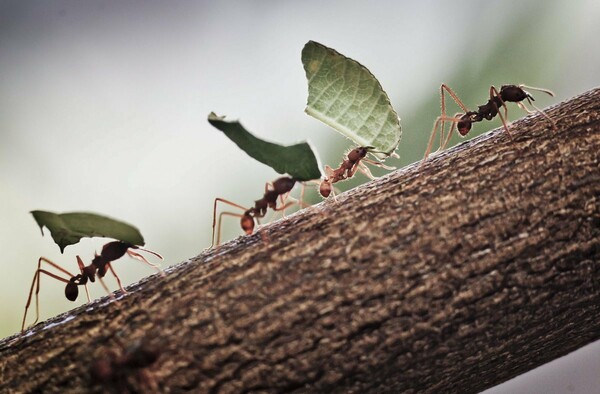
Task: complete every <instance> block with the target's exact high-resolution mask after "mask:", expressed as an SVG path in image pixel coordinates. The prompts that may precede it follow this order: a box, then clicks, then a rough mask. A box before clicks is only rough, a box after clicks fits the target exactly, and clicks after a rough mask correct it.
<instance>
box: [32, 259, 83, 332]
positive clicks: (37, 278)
mask: <svg viewBox="0 0 600 394" xmlns="http://www.w3.org/2000/svg"><path fill="white" fill-rule="evenodd" d="M42 262H45V263H47V264H49V265H50V266H52V267H54V268H56V269H57V270H59V271H61V272H62V273H64V274H66V275H69V277H71V278H72V277H74V276H75V275H73V274H71V273H70V272H69V271H67V270H66V269H64V268H62V267H61V266H60V265H58V264H56V263H53V262H52V261H50V260H48V259H47V258H45V257H40V258H39V259H38V268H37V270H36V271H35V274H34V275H33V280H32V281H31V288H30V289H29V296H28V297H27V302H26V303H25V313H24V314H23V323H22V325H21V331H25V320H26V319H27V311H28V310H29V306H30V305H31V296H32V295H33V288H34V287H35V321H34V322H33V324H35V323H37V322H38V320H39V318H40V303H39V296H38V295H39V293H40V274H46V275H48V276H50V277H52V278H54V279H56V280H59V281H61V282H65V283H69V280H68V279H65V278H62V277H60V276H58V275H56V274H53V273H52V272H49V271H46V270H44V269H42V268H41V265H42Z"/></svg>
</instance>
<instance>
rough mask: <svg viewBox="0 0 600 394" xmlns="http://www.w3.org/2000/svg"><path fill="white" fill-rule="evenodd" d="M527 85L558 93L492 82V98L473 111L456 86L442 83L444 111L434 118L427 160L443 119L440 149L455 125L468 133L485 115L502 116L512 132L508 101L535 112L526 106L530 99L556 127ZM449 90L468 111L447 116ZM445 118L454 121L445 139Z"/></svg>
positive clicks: (445, 143)
mask: <svg viewBox="0 0 600 394" xmlns="http://www.w3.org/2000/svg"><path fill="white" fill-rule="evenodd" d="M524 88H526V89H531V90H536V91H538V92H543V93H546V94H548V95H550V96H553V97H554V93H552V91H550V90H548V89H542V88H534V87H531V86H526V85H502V86H501V87H500V91H498V90H497V89H496V87H495V86H493V85H492V86H490V98H489V100H488V102H487V103H485V104H484V105H480V106H478V108H477V111H469V110H468V109H467V107H466V106H465V105H464V104H463V102H462V101H461V100H460V99H459V98H458V96H457V95H456V93H454V91H453V90H452V89H450V87H448V85H446V84H442V85H441V87H440V95H441V107H442V114H441V115H440V116H438V118H437V119H436V120H435V122H434V126H433V130H432V131H431V137H429V142H428V144H427V150H426V151H425V156H424V157H423V161H425V159H427V156H428V155H429V153H430V152H431V147H432V145H433V139H434V138H435V134H436V133H437V130H438V126H439V125H440V123H441V130H440V147H439V149H438V150H443V149H445V148H446V145H448V142H449V141H450V137H451V136H452V132H453V131H454V127H455V126H456V129H457V130H458V133H459V134H460V135H461V136H463V137H464V136H465V135H467V134H468V133H469V131H471V127H472V125H473V123H476V122H481V121H482V120H484V119H485V120H492V119H493V118H494V117H496V115H499V116H500V119H501V120H502V126H503V127H504V130H506V132H507V133H508V135H509V136H512V135H511V133H510V131H509V130H508V125H507V124H506V119H507V116H508V108H507V107H506V103H507V102H511V103H516V104H517V105H518V106H519V107H520V108H521V109H523V110H524V111H525V112H527V113H528V114H530V113H533V111H531V110H530V109H529V108H527V107H526V106H525V104H524V103H523V101H524V100H527V102H528V103H529V105H531V106H532V107H533V108H535V109H536V110H537V111H538V112H539V113H540V114H542V116H544V117H545V118H546V119H548V121H550V123H552V127H553V128H555V127H556V124H555V123H554V120H552V119H551V118H550V117H549V116H548V115H546V113H545V112H544V111H542V110H541V109H539V108H537V107H536V106H535V105H534V104H533V103H532V101H535V99H534V98H533V96H531V94H529V92H527V91H526V90H524ZM445 92H448V94H449V95H450V97H452V99H453V100H454V102H455V103H456V104H458V106H459V107H460V108H461V109H462V110H463V111H464V113H460V112H459V113H457V114H455V115H454V117H447V116H446V96H445ZM500 107H503V109H504V116H502V113H500ZM444 122H452V125H451V126H450V131H449V132H448V135H447V136H446V138H445V139H444V125H445V123H444Z"/></svg>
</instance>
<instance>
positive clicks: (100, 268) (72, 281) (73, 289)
mask: <svg viewBox="0 0 600 394" xmlns="http://www.w3.org/2000/svg"><path fill="white" fill-rule="evenodd" d="M132 249H135V250H139V251H144V252H147V253H150V254H153V255H154V256H156V257H158V258H159V259H161V260H162V256H161V255H160V254H158V253H156V252H153V251H151V250H147V249H142V248H140V247H139V246H136V245H133V244H130V243H127V242H123V241H112V242H109V243H107V244H106V245H104V246H103V247H102V252H100V254H96V256H95V257H94V259H93V260H92V262H91V263H90V265H87V266H86V265H85V264H84V263H83V260H82V259H81V257H79V256H77V265H78V266H79V270H80V271H81V273H79V274H77V275H73V274H71V273H70V272H69V271H67V270H66V269H64V268H63V267H61V266H60V265H58V264H56V263H54V262H52V261H50V260H49V259H47V258H45V257H40V258H39V260H38V268H37V270H36V271H35V274H34V275H33V281H32V282H31V288H30V289H29V297H28V298H27V303H26V304H25V314H24V315H23V324H22V325H21V331H24V330H25V320H26V318H27V310H28V309H29V305H30V304H31V296H32V294H33V288H34V287H35V309H36V316H35V321H34V322H33V324H35V323H37V321H38V320H39V317H40V313H39V308H40V307H39V299H38V295H39V292H40V276H41V274H45V275H48V276H49V277H51V278H54V279H56V280H59V281H61V282H65V283H66V286H65V297H67V299H68V300H69V301H75V300H76V299H77V296H78V295H79V289H78V286H84V287H85V293H86V295H87V299H88V302H89V301H90V293H89V292H88V288H87V283H88V281H90V282H94V281H95V280H96V275H97V276H98V279H99V282H100V283H101V284H102V287H104V289H105V290H106V292H107V293H109V294H110V295H111V296H112V294H111V293H110V291H109V290H108V287H107V286H106V284H105V283H104V281H103V280H102V278H103V277H104V275H106V272H107V270H110V272H111V273H112V274H113V275H114V277H115V278H116V279H117V283H118V284H119V288H120V289H121V291H122V292H124V293H125V292H126V291H125V289H124V288H123V285H122V284H121V279H119V276H118V275H117V274H116V272H115V271H114V269H113V267H112V264H111V263H112V262H113V261H115V260H117V259H120V258H121V257H123V256H124V255H125V254H127V255H129V256H130V257H133V258H134V259H136V260H140V261H142V262H144V263H146V264H148V265H150V266H151V267H153V268H155V269H156V270H157V271H158V272H160V273H162V271H161V270H160V268H158V267H157V266H156V265H155V264H152V263H151V262H149V261H148V260H146V258H145V257H144V256H142V255H141V254H139V253H137V252H134V251H133V250H132ZM42 262H45V263H47V264H49V265H50V266H52V267H54V268H55V269H57V270H58V271H60V272H62V273H63V274H65V275H68V276H69V277H70V278H69V279H66V278H64V277H62V276H60V275H57V274H54V273H52V272H50V271H46V270H45V269H43V268H41V265H42Z"/></svg>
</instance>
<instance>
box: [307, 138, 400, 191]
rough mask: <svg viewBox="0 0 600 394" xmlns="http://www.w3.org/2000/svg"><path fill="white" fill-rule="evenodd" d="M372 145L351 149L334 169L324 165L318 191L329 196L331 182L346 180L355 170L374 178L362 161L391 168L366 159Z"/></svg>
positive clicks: (331, 187)
mask: <svg viewBox="0 0 600 394" xmlns="http://www.w3.org/2000/svg"><path fill="white" fill-rule="evenodd" d="M372 149H373V147H371V146H361V147H358V148H354V149H352V150H351V151H350V152H348V154H347V155H346V158H345V159H344V161H342V163H341V164H340V166H339V167H338V168H336V169H333V168H331V167H329V166H325V178H323V180H321V182H320V184H319V193H321V195H322V196H323V197H325V198H327V197H329V195H330V194H331V192H332V191H333V184H334V183H336V182H340V181H343V180H346V179H348V178H352V177H353V176H354V174H355V173H356V171H360V172H362V173H363V174H364V175H366V176H367V177H368V178H369V179H375V177H374V176H373V174H372V173H371V171H370V170H369V167H367V166H366V165H365V164H364V163H369V164H372V165H375V166H378V167H381V168H385V169H386V170H393V169H394V168H393V167H388V166H386V165H384V164H383V163H381V162H378V161H375V160H371V159H367V157H366V156H367V153H369V152H371V151H372Z"/></svg>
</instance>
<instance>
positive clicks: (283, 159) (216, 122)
mask: <svg viewBox="0 0 600 394" xmlns="http://www.w3.org/2000/svg"><path fill="white" fill-rule="evenodd" d="M224 119H225V117H224V116H217V115H216V114H215V113H214V112H211V113H210V114H209V115H208V122H209V123H210V124H211V125H213V126H214V127H216V128H217V129H219V130H221V131H222V132H223V133H225V135H226V136H227V137H229V139H230V140H232V141H233V142H235V143H236V144H237V146H239V147H240V149H242V150H243V151H244V152H246V153H247V154H248V155H249V156H250V157H253V158H254V159H256V160H258V161H260V162H261V163H263V164H266V165H268V166H269V167H271V168H273V169H274V170H275V171H277V172H278V173H280V174H286V173H287V174H288V175H289V176H291V177H292V178H294V179H296V180H298V181H309V180H312V179H318V178H320V177H321V170H320V165H319V160H318V159H317V156H316V154H315V152H314V151H313V149H312V148H311V146H310V144H308V142H302V143H299V144H296V145H290V146H283V145H279V144H274V143H272V142H267V141H264V140H261V139H260V138H257V137H255V136H254V135H252V134H251V133H250V132H248V131H247V130H246V129H245V128H244V126H242V125H241V123H239V122H237V121H233V122H228V121H225V120H224Z"/></svg>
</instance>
